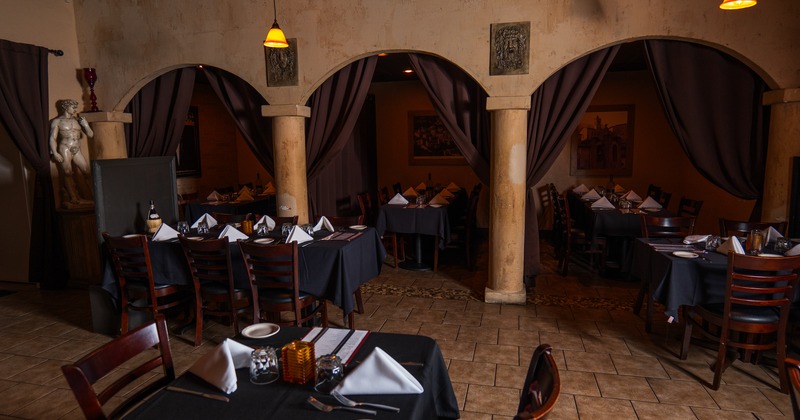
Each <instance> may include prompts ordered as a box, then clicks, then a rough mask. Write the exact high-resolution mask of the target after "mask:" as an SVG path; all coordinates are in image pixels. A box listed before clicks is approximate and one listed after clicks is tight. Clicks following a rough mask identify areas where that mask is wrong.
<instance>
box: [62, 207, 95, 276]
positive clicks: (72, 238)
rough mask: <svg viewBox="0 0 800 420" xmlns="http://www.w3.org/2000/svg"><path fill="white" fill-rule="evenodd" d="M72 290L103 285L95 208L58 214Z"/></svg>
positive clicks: (64, 210)
mask: <svg viewBox="0 0 800 420" xmlns="http://www.w3.org/2000/svg"><path fill="white" fill-rule="evenodd" d="M58 224H59V228H60V229H61V242H62V244H63V247H64V252H65V253H66V255H65V260H66V261H67V268H68V269H69V284H70V286H83V287H85V286H89V285H99V284H100V271H101V270H100V269H101V266H100V244H99V243H98V242H97V222H96V220H95V215H94V208H87V209H70V210H67V209H61V210H58Z"/></svg>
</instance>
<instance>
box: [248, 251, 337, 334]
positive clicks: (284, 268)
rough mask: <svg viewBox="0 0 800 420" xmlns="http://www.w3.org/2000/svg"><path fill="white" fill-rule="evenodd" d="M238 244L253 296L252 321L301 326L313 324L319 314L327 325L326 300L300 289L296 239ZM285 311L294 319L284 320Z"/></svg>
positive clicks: (324, 325)
mask: <svg viewBox="0 0 800 420" xmlns="http://www.w3.org/2000/svg"><path fill="white" fill-rule="evenodd" d="M239 247H240V248H241V251H242V258H243V259H244V265H245V268H246V269H247V278H248V280H249V281H250V293H251V295H252V297H253V323H258V322H261V320H262V319H264V320H266V321H268V322H273V323H276V324H278V325H294V326H297V327H301V326H303V325H304V324H313V323H314V322H313V321H314V320H315V318H316V317H317V316H318V315H319V316H321V318H322V326H323V327H327V326H328V310H327V306H326V304H325V300H324V299H318V298H316V297H315V296H313V295H310V294H308V293H306V292H303V291H301V290H300V285H299V276H300V272H299V268H298V260H299V257H298V255H299V254H298V252H299V251H298V249H299V248H298V246H297V242H292V243H288V244H279V245H260V244H257V243H251V242H244V241H239ZM284 312H288V313H291V314H292V315H293V317H292V319H291V320H287V321H284V320H283V319H282V317H281V314H282V313H284ZM264 315H266V317H265V316H264Z"/></svg>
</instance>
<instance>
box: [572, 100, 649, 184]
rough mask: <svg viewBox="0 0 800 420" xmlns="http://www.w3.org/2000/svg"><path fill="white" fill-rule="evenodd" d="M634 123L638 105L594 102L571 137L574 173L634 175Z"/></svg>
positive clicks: (582, 174)
mask: <svg viewBox="0 0 800 420" xmlns="http://www.w3.org/2000/svg"><path fill="white" fill-rule="evenodd" d="M634 123H635V107H634V105H598V106H590V107H589V108H588V109H587V110H586V113H584V115H583V117H582V118H581V121H580V123H578V127H577V128H576V129H575V132H574V133H573V135H572V138H571V154H570V155H571V156H570V172H569V173H570V175H573V176H611V175H614V176H617V175H618V176H630V175H632V174H633V133H634Z"/></svg>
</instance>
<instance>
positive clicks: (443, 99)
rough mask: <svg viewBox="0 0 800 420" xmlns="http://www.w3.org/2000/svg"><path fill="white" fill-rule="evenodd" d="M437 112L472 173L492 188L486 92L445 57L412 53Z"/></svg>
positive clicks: (412, 59) (410, 58)
mask: <svg viewBox="0 0 800 420" xmlns="http://www.w3.org/2000/svg"><path fill="white" fill-rule="evenodd" d="M408 58H409V61H410V62H411V65H412V66H413V67H414V71H415V72H416V73H417V76H418V77H419V79H420V81H421V82H422V85H423V86H425V89H426V90H427V91H428V96H429V97H430V100H431V102H432V103H433V107H434V109H436V113H437V114H438V115H439V117H440V118H441V119H442V123H443V124H444V126H445V127H447V130H448V131H449V132H450V134H452V136H453V140H454V141H455V143H456V145H457V146H458V149H459V150H460V151H461V154H463V155H464V157H465V158H466V160H467V163H469V165H470V167H472V170H473V171H475V174H476V175H477V176H478V179H480V180H481V182H483V183H484V184H486V185H489V161H490V150H491V143H490V141H489V138H490V131H489V130H490V128H489V121H490V119H491V118H490V115H491V114H490V113H489V111H487V110H486V97H487V94H486V91H484V90H483V88H482V87H481V86H480V85H479V84H478V82H476V81H475V80H473V79H472V78H471V77H470V76H469V75H468V74H467V73H466V72H465V71H464V70H461V69H460V68H458V67H457V66H455V65H454V64H452V63H450V62H448V61H445V60H443V59H441V58H437V57H433V56H430V55H422V54H408Z"/></svg>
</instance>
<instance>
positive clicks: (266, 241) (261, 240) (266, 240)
mask: <svg viewBox="0 0 800 420" xmlns="http://www.w3.org/2000/svg"><path fill="white" fill-rule="evenodd" d="M253 242H255V243H257V244H271V243H273V242H275V239H272V238H258V239H254V240H253Z"/></svg>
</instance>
